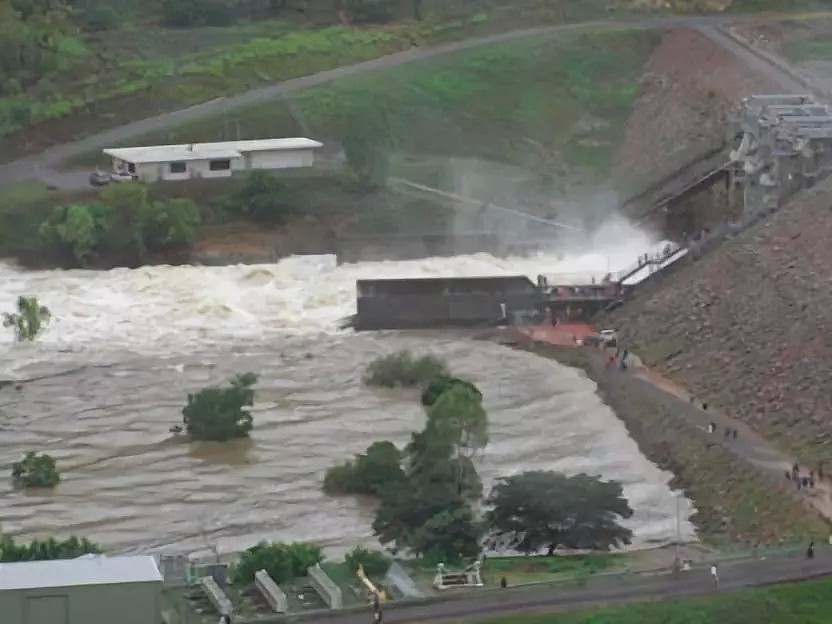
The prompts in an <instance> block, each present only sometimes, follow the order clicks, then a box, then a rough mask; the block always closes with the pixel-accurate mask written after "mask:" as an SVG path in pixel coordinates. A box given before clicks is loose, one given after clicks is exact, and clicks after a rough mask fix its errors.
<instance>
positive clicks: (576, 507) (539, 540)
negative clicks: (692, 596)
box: [486, 471, 633, 554]
mask: <svg viewBox="0 0 832 624" xmlns="http://www.w3.org/2000/svg"><path fill="white" fill-rule="evenodd" d="M622 492H623V489H622V487H621V483H619V482H618V481H601V480H600V479H599V478H598V477H593V476H589V475H586V474H579V475H575V476H574V477H567V476H566V475H564V474H561V473H558V472H544V471H531V472H524V473H522V474H519V475H516V476H512V477H505V478H503V479H501V480H500V482H499V483H498V484H497V485H495V486H494V489H493V490H492V491H491V495H490V496H489V497H488V501H487V502H488V503H489V504H490V505H492V509H491V510H490V511H489V512H488V514H487V515H486V523H487V524H488V525H489V527H490V528H491V529H492V530H494V531H496V532H499V533H511V534H514V535H516V536H517V537H518V538H519V539H518V544H517V549H518V550H520V551H521V552H526V553H531V552H536V551H539V550H540V549H541V548H543V547H548V549H549V554H553V553H554V550H555V548H557V547H558V546H565V547H567V548H580V549H594V550H609V549H610V548H611V547H613V546H615V547H617V546H620V545H622V544H629V543H630V540H631V539H632V536H633V532H632V531H630V530H629V529H627V528H625V527H623V526H621V525H620V524H619V523H618V522H619V520H621V519H624V518H629V517H631V516H632V515H633V510H632V509H631V508H630V505H629V504H628V502H627V499H626V498H624V496H623V495H622Z"/></svg>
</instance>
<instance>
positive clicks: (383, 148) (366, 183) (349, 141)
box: [343, 96, 395, 191]
mask: <svg viewBox="0 0 832 624" xmlns="http://www.w3.org/2000/svg"><path fill="white" fill-rule="evenodd" d="M365 97H366V96H365ZM343 144H344V152H345V156H346V159H347V165H348V166H349V168H350V170H351V171H352V173H353V175H354V176H355V179H356V181H357V182H358V184H359V185H360V187H361V188H362V189H363V190H365V191H372V190H375V189H378V188H381V187H383V186H384V185H385V184H386V183H387V178H388V176H389V175H390V154H391V151H392V149H393V146H394V144H395V136H394V132H393V128H392V122H391V120H390V116H389V114H388V113H387V110H386V107H385V104H384V103H383V102H382V101H380V100H378V99H372V100H371V101H369V102H368V101H366V100H364V99H362V100H361V101H360V102H359V103H354V104H353V105H351V106H350V105H349V104H348V105H347V109H346V116H345V119H344V122H343Z"/></svg>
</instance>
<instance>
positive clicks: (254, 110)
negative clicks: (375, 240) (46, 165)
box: [85, 29, 660, 178]
mask: <svg viewBox="0 0 832 624" xmlns="http://www.w3.org/2000/svg"><path fill="white" fill-rule="evenodd" d="M659 37H660V35H659V34H658V33H654V32H649V31H631V30H623V29H622V30H607V31H592V32H586V33H574V32H573V33H564V34H562V35H560V36H558V37H533V38H528V39H524V40H522V41H514V42H508V43H502V44H498V45H489V46H482V47H478V48H475V49H472V50H467V51H463V52H458V53H455V54H449V55H446V56H443V57H439V58H434V59H429V60H426V61H423V62H420V63H413V64H409V65H405V66H399V67H396V68H392V69H389V70H383V71H377V72H373V73H371V74H365V75H360V76H353V77H349V78H344V79H341V80H338V81H336V82H334V83H332V84H330V85H328V86H326V87H319V88H313V89H309V90H305V91H302V92H300V93H297V94H296V95H295V96H294V97H293V100H292V102H290V103H286V102H282V101H281V102H269V103H267V104H262V105H256V106H251V107H247V108H244V109H239V110H236V111H233V112H229V113H228V114H226V115H224V116H222V117H215V118H210V119H203V120H200V121H198V122H193V123H188V124H184V125H182V126H179V127H177V128H174V129H172V130H170V131H167V132H164V133H159V134H155V135H151V136H146V137H142V138H141V139H137V140H136V141H135V142H138V143H145V144H148V143H153V142H172V143H177V142H189V141H208V140H217V139H221V138H223V137H224V136H227V133H228V131H229V129H232V130H233V132H234V136H235V137H236V136H238V135H239V136H240V137H241V138H254V137H263V136H281V135H291V134H298V133H303V132H308V133H311V134H314V135H316V136H320V137H324V139H325V140H336V141H337V140H338V139H340V137H342V136H343V134H344V128H343V123H344V110H345V109H349V108H350V107H352V106H374V107H377V108H379V109H383V110H385V111H386V113H387V114H388V115H389V117H390V119H391V125H392V127H393V131H394V132H395V133H396V134H397V139H398V149H399V150H400V151H402V152H409V153H421V154H439V155H446V156H463V157H476V158H485V159H489V160H496V161H502V162H507V163H511V164H516V165H521V166H523V167H526V168H528V169H530V170H532V171H535V172H538V173H539V174H542V175H544V176H547V177H564V176H565V175H568V174H580V173H588V174H589V175H590V176H591V177H595V178H603V177H604V176H606V175H607V174H608V173H609V170H610V167H611V164H612V157H613V154H614V152H615V149H616V147H617V145H618V143H619V141H620V140H621V137H622V133H623V130H624V125H625V121H626V119H627V118H628V116H629V114H630V111H631V109H632V105H633V102H634V100H635V97H636V95H637V92H638V84H639V80H640V78H641V74H642V69H643V67H644V64H645V62H646V60H647V58H648V57H649V54H650V53H651V52H652V50H653V48H654V47H655V45H656V44H657V43H658V41H659ZM238 133H239V134H238ZM85 162H89V158H87V159H85Z"/></svg>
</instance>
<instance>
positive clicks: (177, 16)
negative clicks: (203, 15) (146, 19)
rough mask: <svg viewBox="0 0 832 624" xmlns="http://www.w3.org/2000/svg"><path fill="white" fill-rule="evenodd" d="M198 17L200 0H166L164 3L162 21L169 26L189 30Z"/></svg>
mask: <svg viewBox="0 0 832 624" xmlns="http://www.w3.org/2000/svg"><path fill="white" fill-rule="evenodd" d="M198 17H199V2H198V0H164V2H163V3H162V20H163V21H164V23H165V24H166V25H167V26H172V27H174V28H187V27H188V26H193V25H194V24H195V23H196V21H197V19H198Z"/></svg>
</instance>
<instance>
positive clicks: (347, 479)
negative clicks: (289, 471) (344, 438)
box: [324, 440, 405, 496]
mask: <svg viewBox="0 0 832 624" xmlns="http://www.w3.org/2000/svg"><path fill="white" fill-rule="evenodd" d="M401 459H402V454H401V451H399V449H397V448H396V445H395V444H393V443H392V442H388V441H386V440H385V441H383V442H373V444H371V445H370V446H369V447H368V448H367V452H366V453H364V454H363V455H357V456H356V458H355V461H352V462H347V463H345V464H342V465H340V466H334V467H332V468H330V469H329V470H327V472H326V476H325V477H324V491H325V492H326V493H328V494H366V495H368V496H378V495H380V494H381V493H382V492H383V491H384V490H385V489H386V488H388V487H391V486H393V487H395V486H399V485H401V484H402V482H403V481H404V476H405V475H404V471H403V470H402V467H401Z"/></svg>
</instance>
